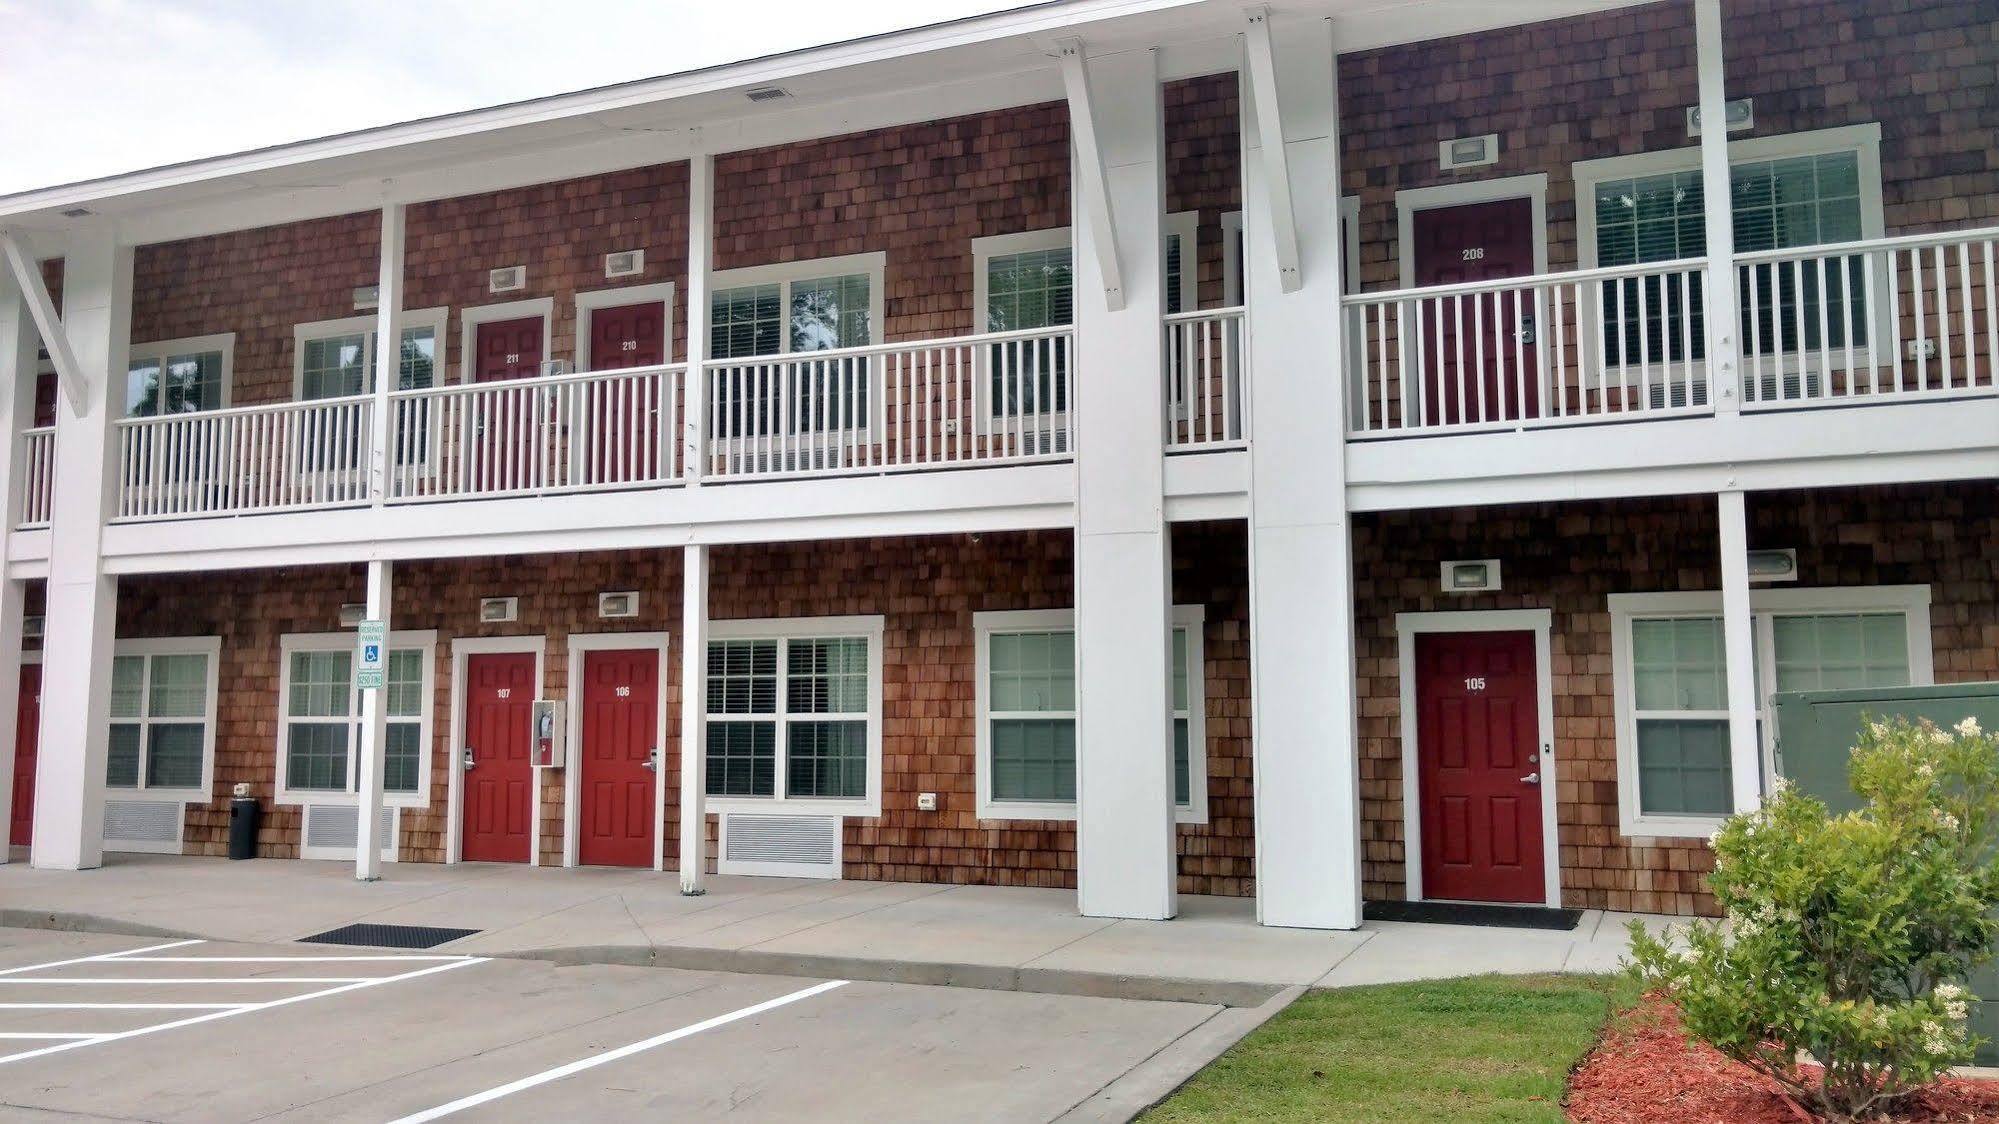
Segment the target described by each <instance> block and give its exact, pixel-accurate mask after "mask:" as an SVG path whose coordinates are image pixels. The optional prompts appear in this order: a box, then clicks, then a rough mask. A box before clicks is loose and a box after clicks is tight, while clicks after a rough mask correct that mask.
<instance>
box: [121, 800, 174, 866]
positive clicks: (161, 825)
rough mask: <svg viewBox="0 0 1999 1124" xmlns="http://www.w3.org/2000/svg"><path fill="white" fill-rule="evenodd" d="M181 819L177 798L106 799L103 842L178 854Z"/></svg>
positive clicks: (122, 849) (134, 848) (125, 848)
mask: <svg viewBox="0 0 1999 1124" xmlns="http://www.w3.org/2000/svg"><path fill="white" fill-rule="evenodd" d="M182 819H183V816H182V814H181V803H180V801H178V800H106V801H105V802H104V846H105V847H106V848H108V849H110V850H113V851H155V852H165V853H167V854H175V855H177V854H179V853H180V828H181V820H182Z"/></svg>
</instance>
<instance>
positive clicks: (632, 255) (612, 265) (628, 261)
mask: <svg viewBox="0 0 1999 1124" xmlns="http://www.w3.org/2000/svg"><path fill="white" fill-rule="evenodd" d="M645 271H646V252H645V251H644V250H619V251H618V252H617V253H615V254H605V255H604V276H606V277H637V276H638V275H639V274H641V273H644V272H645Z"/></svg>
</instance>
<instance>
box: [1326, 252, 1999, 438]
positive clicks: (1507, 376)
mask: <svg viewBox="0 0 1999 1124" xmlns="http://www.w3.org/2000/svg"><path fill="white" fill-rule="evenodd" d="M1995 239H1999V229H1982V230H1974V231H1968V232H1957V233H1948V234H1935V235H1920V236H1914V237H1901V238H1884V239H1874V240H1870V241H1864V242H1847V243H1840V244H1836V245H1823V246H1814V247H1810V248H1805V249H1797V250H1781V251H1774V252H1766V253H1755V254H1742V255H1737V257H1736V258H1735V274H1736V278H1735V280H1736V290H1737V302H1738V307H1737V308H1736V309H1735V310H1733V312H1732V313H1731V315H1732V316H1733V319H1734V322H1735V324H1736V325H1737V328H1738V337H1737V338H1738V339H1739V341H1740V344H1741V386H1742V402H1741V408H1742V410H1743V411H1744V412H1756V411H1777V410H1794V409H1800V408H1810V407H1836V406H1862V405H1880V404H1887V403H1892V402H1914V401H1928V400H1938V399H1949V398H1958V397H1969V396H1984V395H1993V394H1995V393H1999V383H1995V359H1996V358H1999V272H1995V266H1994V241H1995ZM1706 269H1707V262H1706V261H1705V260H1703V259H1684V260H1679V261H1670V262H1661V263H1653V264H1647V265H1641V266H1628V267H1621V268H1614V269H1591V270H1579V271H1572V272H1566V273H1551V274H1543V275H1540V276H1533V277H1520V278H1506V279H1502V280H1494V281H1484V282H1478V283H1474V284H1465V285H1449V286H1435V287H1427V288H1415V289H1402V290H1396V291H1392V292H1382V293H1363V294H1359V295H1354V296H1349V297H1346V298H1345V299H1344V300H1343V302H1342V304H1343V305H1344V312H1345V316H1346V330H1347V344H1348V355H1347V357H1346V359H1347V361H1346V363H1345V369H1346V372H1347V374H1346V383H1347V390H1348V426H1347V435H1348V437H1349V439H1351V440H1356V441H1374V440H1380V439H1384V438H1408V437H1429V436H1439V435H1454V434H1466V433H1480V432H1493V431H1512V430H1528V429H1537V428H1548V427H1556V426H1575V425H1593V424H1605V423H1623V422H1638V421H1647V420H1652V419H1662V418H1673V417H1686V416H1700V415H1707V414H1712V413H1713V412H1714V411H1715V408H1716V402H1715V394H1714V391H1713V389H1712V388H1713V383H1712V382H1711V377H1710V370H1709V364H1708V361H1707V356H1708V355H1709V353H1710V349H1711V344H1710V327H1711V325H1712V324H1713V322H1714V317H1713V314H1712V313H1711V311H1710V307H1709V301H1708V299H1707V295H1706V293H1705V288H1706V286H1705V272H1706Z"/></svg>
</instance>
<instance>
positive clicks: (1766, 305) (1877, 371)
mask: <svg viewBox="0 0 1999 1124" xmlns="http://www.w3.org/2000/svg"><path fill="white" fill-rule="evenodd" d="M1995 241H1999V229H1985V230H1974V231H1969V232H1966V231H1959V232H1955V233H1951V234H1932V235H1919V236H1915V237H1907V238H1883V239H1875V240H1872V241H1866V242H1846V243H1841V244H1838V245H1832V246H1813V247H1809V248H1803V249H1796V250H1778V251H1774V252H1769V253H1758V254H1742V255H1738V256H1737V257H1736V285H1737V288H1738V289H1739V297H1740V300H1741V302H1742V310H1743V311H1742V319H1741V329H1742V343H1743V348H1742V350H1743V355H1742V382H1743V393H1742V401H1743V408H1744V409H1780V408H1787V407H1795V406H1837V405H1849V404H1857V403H1865V402H1870V401H1881V400H1884V399H1892V398H1921V397H1938V396H1948V395H1965V394H1991V393H1993V392H1994V390H1995V382H1994V372H1995V367H1999V272H1995V268H1994V262H1993V257H1994V252H1993V251H1994V243H1995Z"/></svg>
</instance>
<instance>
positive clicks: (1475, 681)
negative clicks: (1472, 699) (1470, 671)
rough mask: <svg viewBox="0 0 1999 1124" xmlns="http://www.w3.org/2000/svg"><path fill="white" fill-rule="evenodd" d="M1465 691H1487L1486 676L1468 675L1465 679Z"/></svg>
mask: <svg viewBox="0 0 1999 1124" xmlns="http://www.w3.org/2000/svg"><path fill="white" fill-rule="evenodd" d="M1465 690H1467V691H1483V690H1485V676H1483V675H1468V676H1466V677H1465Z"/></svg>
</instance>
